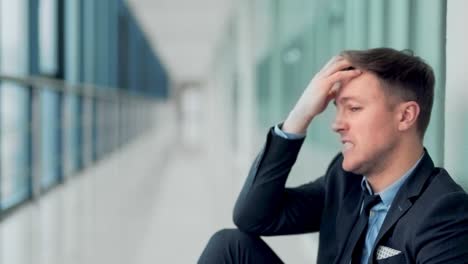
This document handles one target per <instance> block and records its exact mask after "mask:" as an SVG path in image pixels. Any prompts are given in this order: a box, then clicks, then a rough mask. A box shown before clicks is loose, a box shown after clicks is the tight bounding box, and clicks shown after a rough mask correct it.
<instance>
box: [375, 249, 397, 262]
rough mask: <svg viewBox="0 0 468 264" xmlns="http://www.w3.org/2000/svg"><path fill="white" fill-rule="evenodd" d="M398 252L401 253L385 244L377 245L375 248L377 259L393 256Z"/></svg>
mask: <svg viewBox="0 0 468 264" xmlns="http://www.w3.org/2000/svg"><path fill="white" fill-rule="evenodd" d="M398 254H401V251H399V250H396V249H393V248H389V247H386V246H379V247H378V248H377V252H376V255H377V260H381V259H386V258H389V257H393V256H396V255H398Z"/></svg>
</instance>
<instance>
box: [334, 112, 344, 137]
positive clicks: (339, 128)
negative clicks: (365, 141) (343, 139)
mask: <svg viewBox="0 0 468 264" xmlns="http://www.w3.org/2000/svg"><path fill="white" fill-rule="evenodd" d="M332 129H333V131H335V132H336V133H340V132H343V131H344V130H346V129H347V125H346V122H345V120H344V119H343V117H342V115H340V114H339V113H337V114H336V117H335V121H334V122H333V124H332Z"/></svg>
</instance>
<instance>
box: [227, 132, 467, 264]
mask: <svg viewBox="0 0 468 264" xmlns="http://www.w3.org/2000/svg"><path fill="white" fill-rule="evenodd" d="M302 143H303V140H286V139H283V138H281V137H279V136H277V135H276V134H274V132H273V130H271V131H270V133H269V134H268V137H267V142H266V144H265V146H264V148H263V150H262V151H261V153H260V154H259V155H258V157H257V158H256V160H255V162H254V163H253V165H252V167H251V169H250V172H249V176H248V177H247V180H246V182H245V185H244V187H243V189H242V191H241V193H240V195H239V198H238V200H237V202H236V205H235V209H234V223H235V224H236V225H237V226H238V228H239V229H240V230H242V231H245V232H249V233H253V234H256V235H262V236H273V235H286V234H299V233H307V232H317V231H319V232H320V242H319V253H318V261H317V262H318V263H323V264H330V263H345V264H349V260H343V259H340V257H341V253H342V252H343V250H344V245H345V244H346V240H347V238H348V235H349V233H350V231H351V229H352V227H353V225H354V223H355V221H356V220H357V218H358V213H359V209H360V195H361V191H362V189H361V187H360V186H361V185H360V184H361V180H362V176H361V175H356V174H352V173H349V172H345V171H344V170H343V169H342V166H341V164H342V161H343V157H342V155H341V154H339V155H337V156H336V157H335V158H334V159H333V161H332V162H331V164H330V165H329V167H328V169H327V171H326V173H325V175H324V176H322V177H320V178H318V179H317V180H315V181H313V182H310V183H308V184H305V185H302V186H299V187H296V188H285V183H286V179H287V177H288V174H289V172H290V170H291V167H292V166H293V165H294V162H295V161H296V158H297V155H298V153H299V150H300V148H301V145H302ZM311 173H317V172H311ZM378 246H388V247H390V248H393V249H397V250H399V251H401V254H399V255H396V256H393V257H390V258H387V259H384V260H380V261H377V260H376V254H375V252H376V248H377V247H378ZM369 263H399V264H400V263H468V195H467V194H466V193H465V192H464V191H463V189H462V188H461V187H460V186H459V185H457V184H456V183H455V182H454V181H453V180H452V178H451V177H450V176H449V174H448V173H447V171H445V170H444V169H442V168H436V167H434V163H433V162H432V160H431V158H430V156H429V154H428V153H427V152H426V154H425V155H424V157H423V159H422V160H421V162H420V163H419V165H418V166H417V167H416V168H415V170H414V172H413V173H412V174H411V175H410V176H409V177H408V179H407V181H406V182H405V183H404V184H403V185H402V187H401V188H400V190H399V191H398V193H397V195H396V196H395V199H394V200H393V203H392V206H391V207H390V209H389V211H388V214H387V216H386V218H385V220H384V223H383V225H382V227H381V229H380V232H379V234H378V236H377V239H376V241H375V245H374V248H373V250H372V254H371V258H370V262H369Z"/></svg>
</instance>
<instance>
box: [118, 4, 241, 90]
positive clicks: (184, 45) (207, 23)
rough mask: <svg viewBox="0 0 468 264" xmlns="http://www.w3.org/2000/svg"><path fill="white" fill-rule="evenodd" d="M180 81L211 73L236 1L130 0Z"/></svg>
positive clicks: (198, 78) (172, 73) (171, 73)
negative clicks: (216, 50)
mask: <svg viewBox="0 0 468 264" xmlns="http://www.w3.org/2000/svg"><path fill="white" fill-rule="evenodd" d="M127 3H128V4H129V6H130V8H131V9H132V10H133V11H134V13H135V15H136V17H137V20H138V21H139V23H140V24H141V26H142V28H143V30H144V31H145V32H146V35H147V37H148V39H149V41H150V42H151V44H152V46H153V47H154V49H155V50H156V52H157V53H158V54H159V55H160V57H161V58H162V61H163V63H164V64H165V65H166V67H167V69H168V70H169V72H170V75H171V78H172V79H173V80H174V81H176V82H185V81H199V80H203V79H205V78H206V77H207V75H208V74H209V72H208V71H209V70H210V69H209V66H210V64H211V62H212V59H213V55H214V51H215V47H216V43H217V41H218V40H219V39H220V36H221V33H222V30H223V27H224V25H225V24H226V21H227V19H228V17H229V15H230V11H231V7H232V3H233V1H232V0H196V1H193V0H127Z"/></svg>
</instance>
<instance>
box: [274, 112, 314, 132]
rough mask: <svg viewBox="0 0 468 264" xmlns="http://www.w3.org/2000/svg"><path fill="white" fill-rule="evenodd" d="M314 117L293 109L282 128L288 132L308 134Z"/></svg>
mask: <svg viewBox="0 0 468 264" xmlns="http://www.w3.org/2000/svg"><path fill="white" fill-rule="evenodd" d="M312 119H313V116H310V117H308V116H305V115H301V114H297V113H295V112H294V111H292V112H291V113H289V115H288V117H287V118H286V120H285V121H284V123H283V126H282V128H281V130H283V131H284V132H286V133H294V134H306V133H307V128H308V127H309V124H310V122H312Z"/></svg>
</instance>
